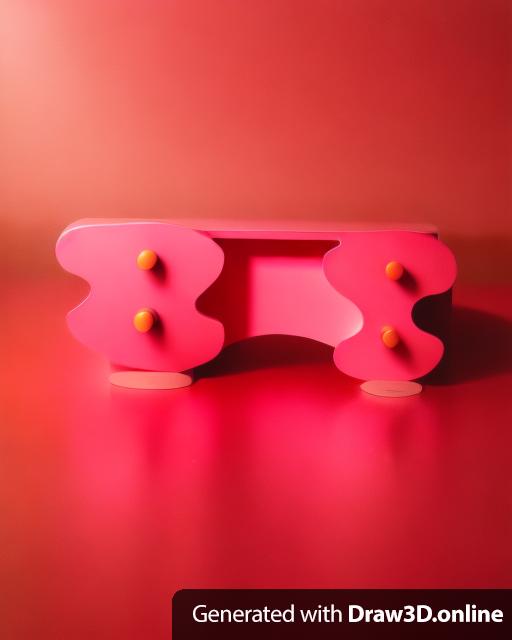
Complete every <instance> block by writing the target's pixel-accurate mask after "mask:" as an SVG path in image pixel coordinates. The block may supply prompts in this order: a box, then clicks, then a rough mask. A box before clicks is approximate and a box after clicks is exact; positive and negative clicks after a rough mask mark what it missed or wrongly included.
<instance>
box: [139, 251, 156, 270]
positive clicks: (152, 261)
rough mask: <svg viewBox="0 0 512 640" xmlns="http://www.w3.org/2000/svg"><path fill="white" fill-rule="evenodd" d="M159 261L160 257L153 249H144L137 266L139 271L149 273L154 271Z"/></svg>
mask: <svg viewBox="0 0 512 640" xmlns="http://www.w3.org/2000/svg"><path fill="white" fill-rule="evenodd" d="M157 261H158V256H157V255H156V253H155V252H154V251H153V250H152V249H144V250H143V251H141V252H140V253H139V255H138V256H137V266H138V267H139V269H143V270H144V271H148V270H149V269H152V268H153V267H154V266H155V265H156V263H157Z"/></svg>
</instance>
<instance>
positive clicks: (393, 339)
mask: <svg viewBox="0 0 512 640" xmlns="http://www.w3.org/2000/svg"><path fill="white" fill-rule="evenodd" d="M380 337H381V339H382V342H383V343H384V345H385V346H386V347H388V349H394V348H395V347H396V346H397V345H398V343H399V342H400V336H399V335H398V331H397V330H396V329H393V327H389V326H386V327H382V329H381V332H380Z"/></svg>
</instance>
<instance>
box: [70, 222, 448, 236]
mask: <svg viewBox="0 0 512 640" xmlns="http://www.w3.org/2000/svg"><path fill="white" fill-rule="evenodd" d="M127 223H133V224H144V223H168V224H174V225H178V226H181V227H188V228H190V229H195V230H197V231H203V232H205V233H207V234H208V235H210V236H211V237H212V238H240V239H244V238H245V239H273V240H300V239H302V240H330V239H336V238H338V237H340V236H341V235H343V234H345V233H356V232H370V231H407V232H413V233H427V234H437V228H436V227H435V226H434V225H429V224H404V223H401V222H390V223H386V224H383V223H369V222H368V223H347V222H342V221H338V220H298V219H290V220H286V219H268V220H267V219H258V220H255V219H250V218H240V219H235V218H226V219H224V218H178V217H172V218H159V219H152V218H147V219H146V218H84V219H82V220H77V221H76V222H74V223H72V224H71V225H69V226H68V227H67V228H66V230H65V231H69V230H71V229H76V228H78V227H83V226H93V225H98V226H100V225H113V224H127Z"/></svg>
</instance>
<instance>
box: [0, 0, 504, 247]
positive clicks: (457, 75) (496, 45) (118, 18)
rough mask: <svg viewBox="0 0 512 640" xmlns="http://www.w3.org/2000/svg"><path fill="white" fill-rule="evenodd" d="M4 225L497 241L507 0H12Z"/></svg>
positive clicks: (6, 23)
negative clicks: (214, 227)
mask: <svg viewBox="0 0 512 640" xmlns="http://www.w3.org/2000/svg"><path fill="white" fill-rule="evenodd" d="M0 18H1V19H0V38H1V42H2V64H1V68H0V73H1V76H0V78H1V83H2V87H3V89H2V91H3V95H2V102H1V119H2V150H1V153H0V175H1V176H2V191H1V196H0V198H1V200H0V204H1V205H2V216H5V217H6V220H7V221H8V222H9V224H10V225H11V226H14V227H16V228H18V227H25V228H29V227H33V226H34V225H37V226H38V227H39V228H41V227H42V228H47V225H50V226H51V229H52V233H53V230H57V229H59V228H62V227H63V226H64V225H65V224H66V223H67V222H69V221H70V220H72V219H76V218H78V217H80V216H82V215H87V216H90V215H100V216H119V215H129V216H131V215H135V216H139V217H140V216H141V215H148V216H153V217H155V216H156V217H158V216H166V215H177V214H179V215H184V216H188V215H207V216H215V215H231V216H237V217H244V216H247V215H253V216H259V217H272V216H273V215H280V216H285V217H286V216H299V217H301V216H302V217H312V216H318V215H322V216H326V217H337V218H342V219H346V220H349V219H363V218H364V219H368V220H374V219H382V220H384V219H389V218H392V219H394V220H399V221H405V220H407V221H413V222H416V221H428V222H433V223H435V224H437V225H439V226H440V228H441V229H442V230H443V232H445V233H449V234H459V233H462V234H467V235H470V236H471V235H475V234H489V235H493V234H502V233H503V232H506V233H507V234H510V233H512V216H511V215H510V214H511V192H510V165H511V144H512V136H511V123H510V113H511V111H512V97H511V96H512V93H511V84H510V80H509V78H510V72H511V69H512V64H511V54H510V40H511V33H512V29H511V21H510V3H509V2H507V1H506V0H486V1H482V0H452V1H450V2H446V0H429V1H426V0H416V1H415V2H410V1H409V0H398V1H397V2H394V3H392V4H390V3H389V2H384V1H383V0H368V1H366V2H360V1H359V0H346V1H344V2H337V1H335V0H323V1H321V2H313V1H312V0H309V1H306V0H298V1H294V2H292V1H290V0H276V1H274V2H259V1H255V0H253V1H251V0H250V1H248V2H237V1H236V0H220V1H219V2H208V1H206V0H186V1H185V0H177V1H174V2H167V1H164V0H158V1H153V2H142V1H141V0H137V1H134V0H126V1H124V2H119V1H114V0H75V1H74V2H72V3H69V2H66V1H65V0H30V1H29V0H17V2H13V3H3V4H2V7H1V8H0Z"/></svg>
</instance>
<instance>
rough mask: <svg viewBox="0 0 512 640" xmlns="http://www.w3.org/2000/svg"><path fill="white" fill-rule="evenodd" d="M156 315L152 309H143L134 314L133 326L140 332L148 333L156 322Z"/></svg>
mask: <svg viewBox="0 0 512 640" xmlns="http://www.w3.org/2000/svg"><path fill="white" fill-rule="evenodd" d="M155 321H156V317H155V314H154V313H153V311H151V309H141V310H140V311H137V313H136V314H135V315H134V316H133V326H134V327H135V328H136V329H137V331H139V332H140V333H147V332H148V331H149V330H150V329H151V328H152V327H153V325H154V324H155Z"/></svg>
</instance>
